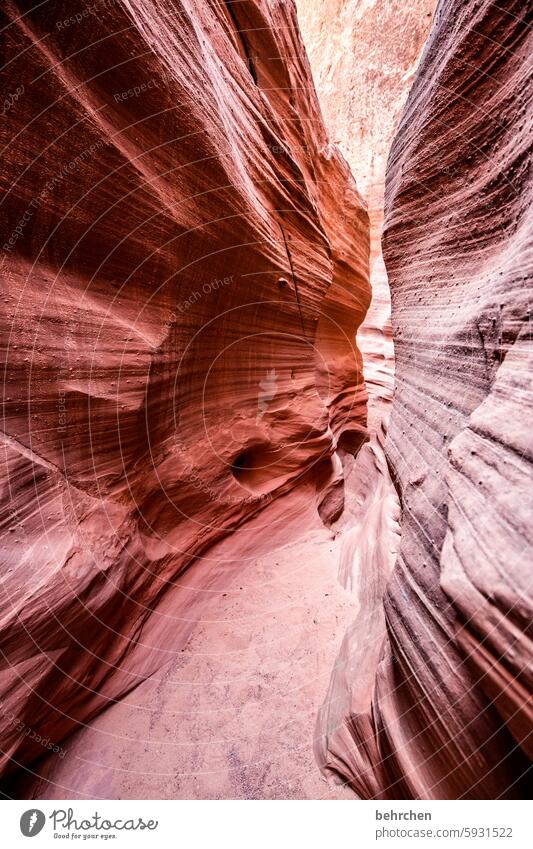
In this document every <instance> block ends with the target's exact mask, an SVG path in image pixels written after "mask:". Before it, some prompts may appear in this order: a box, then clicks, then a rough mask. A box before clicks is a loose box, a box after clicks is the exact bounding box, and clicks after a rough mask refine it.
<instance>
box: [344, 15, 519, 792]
mask: <svg viewBox="0 0 533 849" xmlns="http://www.w3.org/2000/svg"><path fill="white" fill-rule="evenodd" d="M531 51H532V40H531V30H530V28H529V27H528V25H527V24H526V8H525V6H524V4H523V3H518V2H516V3H515V2H511V3H508V4H505V6H504V7H502V5H501V4H497V3H493V2H490V0H483V2H476V3H470V2H464V0H449V2H444V3H441V4H440V5H439V7H438V9H437V11H436V15H435V22H434V27H433V30H432V33H431V36H430V39H429V42H428V44H427V46H426V48H425V51H424V54H423V57H422V60H421V64H420V66H419V69H418V72H417V75H416V79H415V82H414V85H413V88H412V90H411V93H410V95H409V99H408V102H407V105H406V108H405V110H404V113H403V116H402V119H401V123H400V127H399V130H398V132H397V135H396V137H395V139H394V143H393V147H392V150H391V155H390V158H389V165H388V172H387V185H386V216H385V234H384V243H383V244H384V257H385V262H386V266H387V271H388V276H389V281H390V285H391V290H392V318H393V331H394V340H395V355H396V391H395V399H394V405H393V413H392V419H391V425H390V430H389V435H388V440H387V443H386V453H387V456H388V460H389V463H390V465H391V468H392V470H393V475H394V477H395V480H396V485H397V488H398V492H399V495H400V499H401V505H402V515H401V526H402V538H401V546H400V551H399V556H398V559H397V561H396V565H395V568H394V570H393V573H392V577H391V580H390V581H389V584H388V587H387V590H386V593H385V603H384V607H385V622H386V634H387V637H386V641H385V644H384V647H383V650H382V654H381V659H380V662H379V665H378V669H377V673H376V675H375V679H374V686H373V694H372V699H371V701H370V702H367V703H366V704H365V703H364V700H362V699H361V693H360V690H359V689H358V688H359V683H358V680H357V679H356V678H352V679H351V682H352V688H351V694H352V695H351V700H350V701H349V702H348V704H344V705H343V708H342V709H343V711H344V716H345V722H344V727H343V728H342V729H339V719H340V717H339V714H337V715H334V716H333V717H331V716H330V719H331V722H332V726H331V727H332V728H335V729H337V730H335V731H332V733H331V735H330V736H329V738H328V748H329V754H330V761H329V767H330V769H331V770H332V771H333V772H335V773H336V774H338V775H340V776H342V778H343V779H345V780H346V779H348V780H350V781H351V784H352V786H353V787H354V789H355V790H356V792H357V793H358V794H359V795H360V796H362V797H364V798H461V799H465V798H500V797H506V796H509V797H521V796H524V795H525V794H526V793H527V789H526V773H527V771H528V768H529V764H530V759H531V754H532V750H531V731H532V727H533V715H532V705H531V696H530V694H531V685H532V680H531V657H532V648H533V646H532V643H531V632H530V627H531V616H532V610H533V598H532V582H531V568H530V564H531V544H532V542H533V538H532V526H531V516H532V515H533V500H532V490H531V478H532V473H533V467H532V461H533V451H532V441H531V433H530V427H529V422H528V417H529V415H530V413H531V409H532V406H533V393H532V390H533V385H532V382H531V356H532V348H531V324H530V301H531V270H532V268H531V259H532V255H533V250H532V238H531V237H532V232H531V229H532V225H531V215H530V213H531V199H532V198H531V195H532V191H531V182H530V180H529V178H528V164H527V163H528V156H529V155H530V150H531V129H532V122H531V114H528V112H527V105H528V82H529V74H530V56H531ZM528 215H529V217H528Z"/></svg>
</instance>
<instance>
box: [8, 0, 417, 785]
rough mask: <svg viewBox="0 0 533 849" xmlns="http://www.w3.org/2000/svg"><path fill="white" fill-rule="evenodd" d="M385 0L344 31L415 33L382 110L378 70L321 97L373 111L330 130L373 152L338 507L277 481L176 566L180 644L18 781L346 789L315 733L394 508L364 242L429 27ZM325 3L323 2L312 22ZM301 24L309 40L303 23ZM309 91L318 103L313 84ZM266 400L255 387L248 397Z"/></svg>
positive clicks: (384, 362)
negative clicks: (364, 418) (360, 318)
mask: <svg viewBox="0 0 533 849" xmlns="http://www.w3.org/2000/svg"><path fill="white" fill-rule="evenodd" d="M389 6H390V4H388V5H387V4H386V6H385V5H383V4H378V7H377V10H376V9H373V10H371V13H370V16H369V20H365V21H363V22H361V21H359V23H358V26H357V31H356V33H354V41H355V40H357V38H358V39H359V42H360V41H361V38H364V39H365V41H368V39H369V38H370V35H369V32H370V31H372V29H373V28H374V27H375V26H377V25H378V24H379V23H380V14H382V13H383V10H384V9H385V7H386V12H387V14H386V21H385V32H387V29H391V28H392V27H393V28H394V31H395V35H396V37H397V36H398V30H399V27H398V22H397V20H396V18H397V17H399V16H400V15H401V17H402V22H401V23H402V27H403V31H404V34H405V32H407V31H408V32H409V34H410V29H414V30H415V33H414V36H411V37H410V38H405V37H404V38H402V42H401V43H402V45H403V52H401V53H400V54H399V55H397V56H396V57H395V58H396V60H397V62H398V63H399V64H398V65H397V67H394V68H393V69H392V71H393V74H394V78H395V86H394V87H393V84H392V79H391V68H390V65H389V66H388V69H387V70H388V73H387V74H385V70H386V69H385V66H384V69H383V76H384V79H385V77H386V84H387V87H388V89H389V92H388V97H389V102H388V103H387V109H385V107H384V106H383V105H382V103H381V101H380V94H381V90H382V88H383V80H382V79H380V77H379V75H377V76H376V77H375V79H374V82H373V84H372V85H371V86H369V85H368V80H364V79H363V78H361V79H357V80H355V81H354V80H353V79H352V78H349V77H347V80H346V87H345V89H344V90H343V91H342V92H339V91H337V92H336V97H337V99H338V100H339V99H341V98H343V100H341V102H340V104H339V102H337V104H336V108H337V110H338V111H340V113H341V119H342V118H344V116H345V115H346V114H348V113H349V112H352V113H353V110H354V102H353V101H354V98H357V96H358V95H357V93H358V92H360V91H362V90H365V92H366V97H367V105H368V102H372V101H373V102H374V103H375V109H382V110H383V114H382V115H381V116H378V115H374V114H361V116H360V119H359V121H358V126H359V125H360V126H361V127H362V131H361V132H362V135H361V137H360V139H359V145H356V144H355V143H354V142H353V140H352V139H351V137H350V133H351V131H352V127H351V126H349V127H348V126H344V127H342V131H343V132H344V133H345V134H346V135H345V138H344V139H343V140H344V141H345V148H346V150H347V152H349V153H351V160H352V162H351V164H352V168H354V165H356V166H357V168H358V169H359V171H361V167H362V165H363V164H364V165H366V166H367V167H368V166H369V162H370V161H371V163H372V164H371V167H370V174H369V175H368V176H367V179H366V180H365V179H364V176H363V175H362V174H360V175H359V176H358V184H359V185H360V184H361V183H362V184H363V186H364V190H365V195H366V198H365V199H366V201H367V203H369V204H370V206H371V252H370V265H371V269H372V274H371V280H372V287H373V301H372V305H371V307H370V310H369V312H368V313H367V315H366V318H365V321H364V323H363V325H362V327H361V328H360V330H359V334H358V342H359V345H360V347H361V349H362V351H363V362H364V373H365V379H366V385H367V390H368V392H369V396H370V399H369V409H368V422H369V425H368V426H369V435H370V442H369V443H368V445H367V446H365V447H364V449H363V450H362V452H361V453H360V454H359V457H358V458H357V460H355V462H354V458H353V456H352V454H350V453H348V452H346V451H344V450H342V449H339V450H338V453H337V455H336V456H337V462H339V464H340V462H341V458H342V466H343V478H344V483H343V493H342V496H337V499H338V498H339V497H342V499H343V502H342V505H340V506H339V508H337V509H336V512H338V510H339V509H341V510H342V514H341V516H340V518H338V519H336V520H335V521H334V522H333V524H332V525H331V522H330V521H328V522H327V525H331V527H327V526H326V525H324V523H323V522H322V520H321V516H320V515H319V513H317V511H316V507H315V505H314V501H313V496H312V488H311V489H310V491H309V493H308V494H307V498H306V497H305V496H306V492H305V488H304V489H303V496H302V495H300V497H298V499H295V497H294V494H293V493H291V494H290V495H288V496H286V497H285V498H282V499H280V500H279V502H276V503H275V504H274V505H271V506H266V507H265V508H264V509H263V511H262V512H261V514H260V516H259V517H258V518H257V519H252V520H250V521H249V522H248V523H247V524H246V526H245V527H244V528H243V530H242V531H237V532H235V533H234V535H233V536H232V537H231V538H230V539H228V540H225V541H222V542H220V543H219V544H218V545H217V546H215V548H214V549H212V550H211V551H210V552H209V553H208V555H206V557H205V559H204V560H203V561H202V562H200V563H198V564H196V565H192V566H191V567H189V569H188V571H187V575H186V577H185V578H184V579H182V580H179V581H178V582H177V587H176V590H175V591H172V590H170V591H167V593H166V596H165V600H164V602H163V604H162V606H161V608H159V607H158V608H156V610H155V611H154V614H153V618H155V619H156V620H157V618H158V617H159V616H161V617H169V618H170V619H171V620H172V622H176V623H177V627H178V628H179V629H182V630H184V631H185V632H187V639H186V642H185V644H184V646H183V648H181V650H180V651H179V652H178V654H177V655H175V656H173V657H172V659H171V660H170V661H169V662H167V663H165V664H164V665H163V666H162V667H161V668H160V669H158V671H157V672H156V673H155V674H154V675H152V676H150V677H149V678H148V680H147V681H145V682H144V683H141V684H140V685H139V686H137V687H136V688H135V689H134V690H133V692H132V693H131V694H130V695H128V696H126V697H124V698H122V699H121V700H120V701H119V702H118V703H116V704H114V705H112V706H110V707H108V708H107V710H106V711H105V712H104V713H102V714H101V715H100V716H99V717H98V718H97V719H95V720H93V722H92V723H90V724H89V725H88V727H87V728H85V729H82V730H81V731H79V732H78V733H77V734H75V735H74V736H73V737H71V738H70V739H69V740H68V743H65V747H64V748H65V749H66V754H65V756H64V760H61V761H58V760H57V759H49V760H48V761H46V762H45V763H44V765H43V766H42V767H41V768H40V769H39V774H40V775H41V777H42V780H40V779H38V778H36V779H35V780H34V781H33V780H31V779H30V781H29V783H28V780H27V779H26V780H24V787H25V791H24V792H30V793H31V794H32V795H34V796H35V797H43V798H58V799H60V798H64V797H65V796H68V797H74V798H85V797H86V798H95V797H97V798H102V799H105V798H143V797H144V796H152V797H158V798H165V799H171V798H183V799H187V798H206V799H207V798H281V799H283V798H314V799H320V798H350V797H351V798H353V797H354V794H353V791H352V790H351V789H350V788H349V786H348V785H347V784H346V783H343V782H340V781H339V778H338V776H337V777H336V778H337V781H336V782H335V783H334V782H333V781H331V780H330V779H331V776H329V775H328V771H327V770H326V769H325V767H326V766H327V763H328V752H327V739H328V733H329V732H330V731H331V730H333V729H335V728H336V727H337V726H338V724H339V723H342V721H343V717H344V715H345V713H346V711H348V712H349V711H350V700H351V685H352V682H354V681H355V683H356V687H357V691H358V699H357V703H358V704H359V706H360V707H361V708H362V707H363V706H364V707H366V706H368V704H369V700H370V694H371V692H372V682H373V678H374V674H375V668H376V665H377V661H378V657H379V652H380V649H381V645H382V642H383V638H384V633H385V632H384V627H385V626H384V616H383V610H382V603H381V597H382V593H383V590H384V587H385V583H386V580H387V578H388V576H389V574H390V570H391V568H392V565H393V562H394V558H395V555H396V551H397V544H398V531H399V525H398V519H399V505H398V499H397V496H396V493H395V491H394V488H393V486H392V483H391V481H390V477H389V473H388V470H387V465H386V461H385V457H384V454H383V441H384V437H385V434H386V427H387V421H388V416H389V412H390V409H389V408H390V402H391V400H392V387H393V345H392V331H391V327H390V299H389V296H388V285H387V279H386V272H385V268H384V265H383V259H382V256H381V250H380V246H379V245H380V238H381V222H382V218H383V189H384V171H385V159H386V155H387V151H388V145H389V144H390V141H391V137H392V133H393V130H394V120H392V118H393V117H395V118H397V117H398V115H399V112H400V109H401V106H402V103H403V100H404V99H405V96H406V94H407V90H408V82H407V81H408V80H409V79H411V78H412V71H413V68H414V63H415V62H416V59H417V58H418V57H417V55H416V50H418V51H419V50H420V49H421V46H422V43H423V40H424V37H425V35H426V34H427V31H428V29H429V23H428V20H426V19H425V17H424V16H422V17H420V20H418V18H419V10H418V9H415V8H411V9H410V10H409V12H408V13H406V12H405V11H403V12H400V10H399V8H395V9H390V8H389ZM426 6H427V0H426V3H425V4H424V7H426ZM351 11H352V12H353V10H351ZM308 14H310V15H311V16H316V14H317V6H316V4H314V3H309V4H307V3H305V2H304V3H301V4H300V8H299V15H300V20H303V21H304V22H307V15H308ZM328 14H329V10H328V8H327V7H324V8H323V9H322V20H321V22H320V23H321V24H324V22H325V19H326V16H327V15H328ZM383 23H384V22H383V21H381V25H382V26H383ZM334 35H335V34H334V31H333V28H331V29H329V30H328V38H330V39H331V41H329V40H328V41H327V42H326V43H325V44H324V43H321V44H320V45H319V47H320V49H321V50H322V51H323V53H321V54H320V55H319V56H318V57H317V56H316V55H315V56H313V53H311V57H312V60H313V59H314V60H315V62H316V67H315V68H314V69H313V70H314V75H315V79H316V80H320V77H321V68H322V67H323V65H324V63H325V62H326V60H327V54H328V53H329V51H330V50H331V49H332V48H334V46H335V38H334ZM306 37H307V39H308V43H309V44H310V45H313V41H314V38H313V33H312V31H311V32H309V33H307V35H306ZM413 40H414V41H415V44H414V45H413V43H412V42H413ZM385 42H386V39H385ZM369 47H370V45H367V48H369ZM359 49H361V45H360V44H359ZM356 67H357V65H356ZM373 88H375V92H374V91H373ZM319 91H320V89H319ZM324 98H325V101H326V102H325V103H324V104H323V108H326V111H327V102H328V101H327V93H325V94H324ZM392 101H393V106H394V108H393V115H392V116H391V113H390V104H391V102H392ZM384 115H386V117H387V120H385V121H384ZM337 118H338V115H337ZM331 120H332V122H333V117H332V119H331ZM365 122H368V123H369V124H370V128H371V132H370V136H371V137H370V139H368V138H367V135H368V134H367V133H366V132H365V127H364V124H365ZM378 125H379V130H378ZM332 129H333V128H332ZM369 145H370V146H373V148H374V149H373V150H372V151H369V150H368V146H369ZM363 149H364V154H363V153H362V151H363ZM274 394H275V393H274ZM273 400H274V399H273V398H269V396H268V394H267V397H266V402H265V403H264V405H263V408H262V410H263V411H267V410H268V407H269V406H270V405H271V403H272V401H273ZM243 466H244V467H245V469H246V467H247V463H246V462H243ZM267 471H269V469H267ZM322 512H323V511H321V513H322ZM266 527H268V528H269V531H270V533H269V536H268V538H265V534H264V531H265V528H266ZM271 540H275V541H276V542H275V546H274V547H272V541H271ZM347 632H348V633H347ZM345 635H346V636H345ZM139 642H140V644H141V645H142V643H143V639H142V633H141V638H140V640H139ZM341 646H342V648H341ZM330 678H331V685H330V686H329V692H328V685H329V682H330ZM324 701H325V703H324ZM352 709H353V705H352ZM317 718H318V721H317ZM313 729H314V731H313ZM318 765H320V767H322V768H323V771H324V773H325V775H327V776H328V780H326V777H324V775H321V773H320V771H319V769H318Z"/></svg>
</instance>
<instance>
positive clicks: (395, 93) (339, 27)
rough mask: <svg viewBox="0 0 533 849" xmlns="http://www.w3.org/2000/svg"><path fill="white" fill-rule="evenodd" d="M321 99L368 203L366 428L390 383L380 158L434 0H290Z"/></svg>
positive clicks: (376, 418) (385, 400)
mask: <svg viewBox="0 0 533 849" xmlns="http://www.w3.org/2000/svg"><path fill="white" fill-rule="evenodd" d="M297 7H298V21H299V23H300V27H301V29H302V34H303V38H304V42H305V45H306V49H307V52H308V54H309V60H310V63H311V68H312V70H313V78H314V81H315V85H316V88H317V93H318V97H319V100H320V105H321V107H322V111H323V114H324V118H325V121H326V125H327V127H328V129H329V131H330V132H331V134H332V137H333V139H335V142H336V143H337V144H338V145H339V147H340V149H341V150H342V152H343V153H344V155H345V156H346V159H347V161H348V163H349V165H350V168H351V170H352V173H353V175H354V176H355V178H356V180H357V185H358V188H359V190H360V191H361V193H362V195H363V197H364V198H365V200H366V201H367V204H368V210H369V216H370V225H371V227H370V232H371V250H370V267H371V284H372V304H371V307H370V310H369V312H368V314H367V316H366V318H365V321H364V323H363V325H362V327H361V330H360V332H359V336H358V345H359V348H360V350H361V352H362V354H363V358H364V363H365V381H366V385H367V388H368V393H369V398H370V401H371V404H370V407H369V426H370V430H371V431H373V430H376V429H377V428H378V427H379V423H380V419H381V418H382V417H383V416H385V417H386V416H387V415H388V413H389V409H388V407H389V402H390V400H391V398H392V389H393V382H394V377H393V375H394V349H393V344H392V328H391V323H390V293H389V287H388V283H387V275H386V272H385V268H384V265H383V257H382V256H381V228H382V224H383V201H384V189H385V168H386V164H387V156H388V154H389V150H390V145H391V141H392V137H393V135H394V131H395V129H396V126H397V122H398V120H399V117H400V113H401V109H402V106H403V104H404V102H405V99H406V97H407V93H408V91H409V88H410V86H411V83H412V81H413V75H414V72H415V68H416V65H417V62H418V59H419V57H420V53H421V50H422V47H423V44H424V42H425V40H426V38H427V35H428V33H429V29H430V26H431V19H432V15H433V10H434V8H435V0H409V2H396V0H371V2H368V0H297Z"/></svg>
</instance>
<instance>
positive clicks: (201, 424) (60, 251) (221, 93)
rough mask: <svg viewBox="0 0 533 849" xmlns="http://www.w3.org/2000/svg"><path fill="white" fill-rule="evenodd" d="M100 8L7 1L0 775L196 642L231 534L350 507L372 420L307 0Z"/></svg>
mask: <svg viewBox="0 0 533 849" xmlns="http://www.w3.org/2000/svg"><path fill="white" fill-rule="evenodd" d="M101 5H102V8H100V5H99V4H94V3H93V2H90V3H78V4H77V6H76V13H79V14H76V15H74V14H73V10H72V7H71V4H69V3H68V2H66V1H65V2H59V0H57V2H55V1H54V2H48V3H46V4H40V5H38V6H36V7H35V8H34V6H35V4H33V3H30V2H24V1H23V0H20V2H12V0H8V2H7V3H6V4H4V10H3V13H2V14H3V20H2V27H3V31H2V37H3V39H4V56H5V57H6V65H5V66H4V69H3V71H2V81H1V91H2V98H1V99H2V103H4V107H3V109H4V112H5V117H6V120H5V121H3V122H2V139H1V142H2V149H3V160H2V162H3V164H2V171H1V174H0V180H1V183H2V190H3V199H2V207H3V212H4V213H5V217H4V218H3V222H2V238H1V245H2V246H3V250H2V257H1V268H0V275H1V279H2V289H3V295H2V300H1V303H0V322H1V325H2V344H3V350H2V366H3V386H4V408H3V422H2V436H1V441H2V448H3V460H2V467H1V474H2V496H1V502H0V507H1V519H0V532H1V562H2V585H1V587H2V589H1V591H2V601H1V611H2V612H1V623H0V650H1V654H0V657H1V665H2V666H1V668H2V672H1V675H0V701H1V703H2V723H1V734H0V740H1V750H2V753H3V754H2V768H3V769H4V770H6V769H10V770H13V769H14V768H16V766H17V765H19V766H24V765H27V764H29V763H31V762H32V761H34V760H35V759H36V758H39V757H40V756H41V755H42V754H43V746H42V743H41V742H40V741H37V740H36V735H39V736H40V737H44V738H49V739H50V740H52V741H54V742H55V743H56V744H59V743H60V742H61V741H62V740H63V739H64V738H65V736H66V735H67V734H68V733H69V732H71V731H72V730H75V729H76V728H78V727H79V726H80V724H83V723H85V722H88V721H89V720H90V719H91V718H92V717H94V716H95V715H96V714H97V713H98V712H100V711H101V710H102V709H103V708H104V707H105V706H107V705H109V704H110V703H112V702H113V701H115V700H117V699H120V698H121V697H122V696H123V695H124V694H125V693H127V692H128V691H130V690H131V689H132V688H133V687H134V686H136V685H137V684H138V683H139V682H140V681H142V680H144V679H145V678H146V677H147V676H148V675H150V674H152V673H153V671H154V670H155V669H157V668H158V666H160V665H161V663H163V662H164V661H165V660H167V659H168V656H169V652H170V653H172V652H173V651H176V650H177V649H179V647H180V645H183V643H184V642H185V641H186V639H187V638H188V636H189V634H190V631H191V628H192V622H193V621H194V618H195V617H194V615H193V614H194V611H193V609H192V607H191V606H192V605H193V604H200V600H199V598H198V596H199V595H201V594H196V596H195V597H194V599H191V598H190V596H188V595H187V591H186V590H183V591H182V596H183V597H182V599H181V603H182V604H183V607H182V608H181V610H182V611H184V612H182V613H181V614H180V616H179V617H178V618H176V616H175V610H174V615H171V614H172V611H171V612H170V613H169V611H168V610H167V611H166V612H165V613H162V614H156V613H155V612H154V611H156V610H157V609H158V608H159V607H160V605H161V604H162V603H163V602H164V599H165V596H166V595H167V594H168V593H169V592H171V591H173V589H174V583H175V582H176V580H177V578H178V577H179V575H180V574H181V573H182V572H183V571H184V570H185V569H187V567H188V566H190V565H191V564H193V563H195V562H198V561H199V559H201V558H205V557H206V553H207V552H208V551H209V549H210V546H212V545H213V544H214V543H215V542H216V541H217V540H220V539H221V538H223V537H224V536H225V535H227V534H229V533H230V532H234V531H237V530H239V529H240V528H242V527H243V526H244V523H245V522H246V521H247V520H248V519H250V518H251V517H253V516H255V515H257V514H258V513H259V511H260V510H261V509H262V507H263V506H264V504H265V503H271V502H272V501H273V500H275V499H276V498H277V497H278V496H279V495H281V494H285V493H287V492H288V491H290V490H291V489H292V488H297V487H298V486H299V485H300V484H302V485H305V487H306V498H307V500H309V498H310V497H311V498H312V499H314V500H315V502H316V505H317V506H320V507H321V510H322V514H323V515H324V518H325V520H326V521H327V520H328V512H329V509H330V508H329V507H328V504H329V502H330V501H333V503H334V512H338V509H339V494H338V493H339V486H341V485H342V480H340V478H339V474H340V473H339V469H340V463H339V462H338V459H337V458H335V456H334V455H335V450H336V447H337V445H338V444H341V445H342V446H343V448H349V449H351V450H353V449H354V448H356V447H357V446H358V445H359V444H360V443H361V441H362V439H363V438H364V435H365V433H366V392H365V389H364V384H363V380H362V375H361V358H360V354H359V353H358V351H357V349H356V347H355V341H354V340H355V331H356V329H357V327H358V325H359V324H360V322H361V321H362V319H363V316H364V314H365V311H366V309H367V307H368V303H369V299H370V291H369V284H368V255H369V235H368V215H367V213H366V210H365V208H364V205H363V203H362V201H361V198H360V196H359V194H358V192H357V190H356V187H355V184H354V182H353V180H352V178H351V175H350V172H349V169H348V167H347V165H346V163H345V162H344V160H343V158H342V156H341V155H340V153H339V152H338V150H337V149H336V148H335V146H333V145H331V144H330V143H329V141H328V137H327V134H326V131H325V128H324V125H323V122H322V118H321V114H320V110H319V107H318V104H317V100H316V96H315V93H314V88H313V84H312V81H311V76H310V69H309V65H308V62H307V59H306V56H305V52H304V50H303V46H302V42H301V39H300V36H299V32H298V28H297V23H296V13H295V9H294V6H293V4H292V2H290V0H274V2H272V0H269V2H266V0H240V2H238V3H233V2H229V0H228V2H225V3H224V2H216V3H214V2H210V0H209V2H208V0H183V2H180V0H172V1H171V2H170V0H118V1H117V2H113V3H109V4H107V3H105V4H101ZM4 27H5V28H4ZM287 57H290V61H289V60H288V59H287ZM333 486H335V492H336V493H337V494H336V497H335V498H333V499H329V501H328V496H329V494H330V492H331V488H332V487H333ZM329 518H331V517H329ZM269 532H270V531H269V528H265V533H266V534H268V533H269ZM206 571H207V577H206V582H207V583H206V586H210V584H209V581H210V580H211V585H212V584H213V579H212V578H211V579H210V577H209V570H208V569H207V570H206ZM27 728H30V729H31V731H32V733H31V734H26V733H25V729H27Z"/></svg>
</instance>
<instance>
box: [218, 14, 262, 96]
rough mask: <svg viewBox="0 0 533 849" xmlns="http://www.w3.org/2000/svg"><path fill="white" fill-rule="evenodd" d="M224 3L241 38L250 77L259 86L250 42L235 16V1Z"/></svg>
mask: <svg viewBox="0 0 533 849" xmlns="http://www.w3.org/2000/svg"><path fill="white" fill-rule="evenodd" d="M224 3H225V6H226V9H227V11H228V15H229V16H230V18H231V22H232V24H233V26H234V27H235V32H236V34H237V36H238V38H239V41H240V43H241V47H242V51H243V53H244V55H245V57H246V63H247V65H248V70H249V71H250V75H251V77H252V79H253V81H254V83H255V85H258V82H257V73H256V70H255V65H254V60H253V58H252V54H251V53H250V50H249V47H248V42H247V41H246V39H245V37H244V35H243V33H242V32H241V29H240V27H239V22H238V20H237V15H236V14H235V11H234V9H233V0H224Z"/></svg>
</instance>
